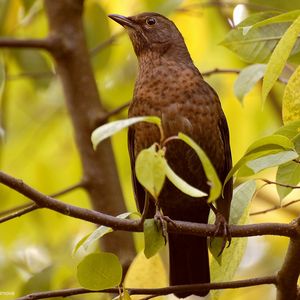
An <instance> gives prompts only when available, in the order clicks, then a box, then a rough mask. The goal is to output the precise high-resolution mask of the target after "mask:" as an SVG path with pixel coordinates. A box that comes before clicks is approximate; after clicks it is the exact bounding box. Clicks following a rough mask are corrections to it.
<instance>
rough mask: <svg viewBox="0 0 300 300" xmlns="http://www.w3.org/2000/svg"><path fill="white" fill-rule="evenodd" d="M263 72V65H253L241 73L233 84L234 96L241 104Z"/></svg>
mask: <svg viewBox="0 0 300 300" xmlns="http://www.w3.org/2000/svg"><path fill="white" fill-rule="evenodd" d="M265 70H266V65H265V64H255V65H251V66H249V67H246V68H245V69H243V70H242V71H241V73H240V74H239V76H238V78H237V79H236V81H235V83H234V94H235V96H236V97H237V98H238V99H239V100H240V101H241V102H242V101H243V98H244V97H245V95H246V94H247V93H248V92H250V91H251V89H252V88H253V86H254V85H255V84H256V83H257V82H258V81H259V80H260V79H262V78H263V76H264V74H265Z"/></svg>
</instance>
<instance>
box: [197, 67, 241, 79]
mask: <svg viewBox="0 0 300 300" xmlns="http://www.w3.org/2000/svg"><path fill="white" fill-rule="evenodd" d="M240 72H241V70H240V69H219V68H215V69H212V70H209V71H206V72H203V73H201V74H202V76H204V77H208V76H211V75H214V74H224V73H231V74H239V73H240Z"/></svg>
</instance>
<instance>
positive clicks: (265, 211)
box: [250, 199, 300, 216]
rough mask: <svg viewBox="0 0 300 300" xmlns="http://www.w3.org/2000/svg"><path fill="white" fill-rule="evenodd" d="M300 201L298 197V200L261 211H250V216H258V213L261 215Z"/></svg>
mask: <svg viewBox="0 0 300 300" xmlns="http://www.w3.org/2000/svg"><path fill="white" fill-rule="evenodd" d="M298 202H300V199H297V200H293V201H291V202H288V203H286V204H284V205H275V206H274V207H271V208H268V209H264V210H260V211H256V212H253V213H250V216H256V215H261V214H265V213H268V212H270V211H273V210H277V209H280V208H286V207H288V206H290V205H292V204H295V203H298Z"/></svg>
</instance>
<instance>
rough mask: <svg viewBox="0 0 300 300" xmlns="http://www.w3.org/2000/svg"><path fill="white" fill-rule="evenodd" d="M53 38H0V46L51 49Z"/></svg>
mask: <svg viewBox="0 0 300 300" xmlns="http://www.w3.org/2000/svg"><path fill="white" fill-rule="evenodd" d="M53 42H54V40H53V39H51V38H45V39H15V38H1V39H0V48H34V49H45V50H51V48H52V46H53Z"/></svg>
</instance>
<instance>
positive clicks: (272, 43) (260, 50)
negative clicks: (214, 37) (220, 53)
mask: <svg viewBox="0 0 300 300" xmlns="http://www.w3.org/2000/svg"><path fill="white" fill-rule="evenodd" d="M278 14H279V13H278V12H262V13H257V14H253V15H251V16H250V17H249V18H247V19H246V20H244V21H243V22H242V23H240V24H239V27H236V28H234V29H232V30H231V31H230V32H229V33H228V34H227V36H226V37H225V39H224V40H223V41H222V43H221V44H222V45H223V46H225V47H227V48H228V49H230V50H231V51H233V52H235V53H236V54H237V55H239V57H240V58H241V59H242V60H244V61H246V62H249V63H265V62H266V61H267V60H268V58H269V57H270V56H271V54H272V52H273V51H274V48H275V47H276V45H277V43H278V41H279V40H280V39H281V37H282V36H283V34H284V33H285V31H286V30H287V29H288V28H289V26H290V24H291V23H288V22H282V23H274V24H267V25H265V26H261V27H258V28H253V29H252V30H250V31H249V32H248V33H247V34H246V35H245V34H244V30H243V27H246V26H251V25H254V24H256V23H258V22H260V21H262V20H266V19H268V18H271V17H274V16H277V15H278ZM299 52H300V44H299V43H297V44H296V45H295V47H294V49H293V51H292V54H293V55H296V54H297V53H299Z"/></svg>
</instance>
